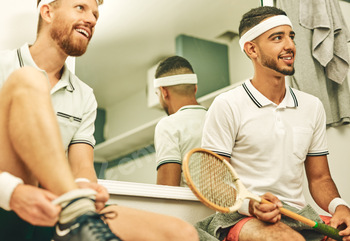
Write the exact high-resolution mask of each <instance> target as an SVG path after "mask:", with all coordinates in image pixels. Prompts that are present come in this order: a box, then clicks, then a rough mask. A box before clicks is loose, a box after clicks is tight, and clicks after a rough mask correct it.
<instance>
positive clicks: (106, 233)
mask: <svg viewBox="0 0 350 241" xmlns="http://www.w3.org/2000/svg"><path fill="white" fill-rule="evenodd" d="M111 214H113V215H111ZM117 216H118V214H117V212H115V211H110V212H106V213H100V214H99V213H94V214H89V215H83V216H81V217H79V218H78V220H77V221H78V222H79V223H86V222H87V223H88V228H89V230H91V232H92V234H93V235H95V236H96V238H97V239H98V240H101V241H107V240H119V241H121V239H120V238H119V237H117V236H116V235H115V234H114V233H113V232H112V231H111V230H110V229H109V227H108V225H107V224H106V222H105V220H107V219H113V218H116V217H117Z"/></svg>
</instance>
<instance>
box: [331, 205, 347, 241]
mask: <svg viewBox="0 0 350 241" xmlns="http://www.w3.org/2000/svg"><path fill="white" fill-rule="evenodd" d="M329 225H330V226H332V227H333V228H340V229H343V230H341V231H340V232H339V235H340V236H344V237H343V241H350V209H349V208H348V207H346V206H343V205H339V206H338V207H337V209H336V210H335V213H334V214H333V216H332V218H331V220H330V224H329ZM342 227H343V228H342Z"/></svg>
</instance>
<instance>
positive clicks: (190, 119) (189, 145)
mask: <svg viewBox="0 0 350 241" xmlns="http://www.w3.org/2000/svg"><path fill="white" fill-rule="evenodd" d="M206 113H207V110H206V108H205V107H203V106H200V105H186V106H183V107H181V108H180V109H179V110H178V111H177V112H176V113H174V114H172V115H169V116H167V117H164V118H163V119H161V120H160V121H159V122H158V123H157V126H156V129H155V134H154V146H155V150H156V161H157V169H158V168H159V167H160V166H161V165H163V164H166V163H178V164H180V165H182V159H183V158H184V156H185V154H186V153H187V152H189V151H190V150H191V149H193V148H196V147H200V146H201V139H202V129H203V124H204V118H205V115H206ZM181 179H182V181H181V185H184V180H183V178H181Z"/></svg>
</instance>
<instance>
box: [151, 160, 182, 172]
mask: <svg viewBox="0 0 350 241" xmlns="http://www.w3.org/2000/svg"><path fill="white" fill-rule="evenodd" d="M168 163H177V164H180V165H182V162H181V161H179V160H165V161H161V162H160V163H159V164H158V165H157V170H158V168H159V167H160V166H162V165H164V164H168Z"/></svg>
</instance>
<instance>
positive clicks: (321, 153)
mask: <svg viewBox="0 0 350 241" xmlns="http://www.w3.org/2000/svg"><path fill="white" fill-rule="evenodd" d="M307 155H308V156H325V155H329V152H328V151H324V152H316V153H308V154H307Z"/></svg>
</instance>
